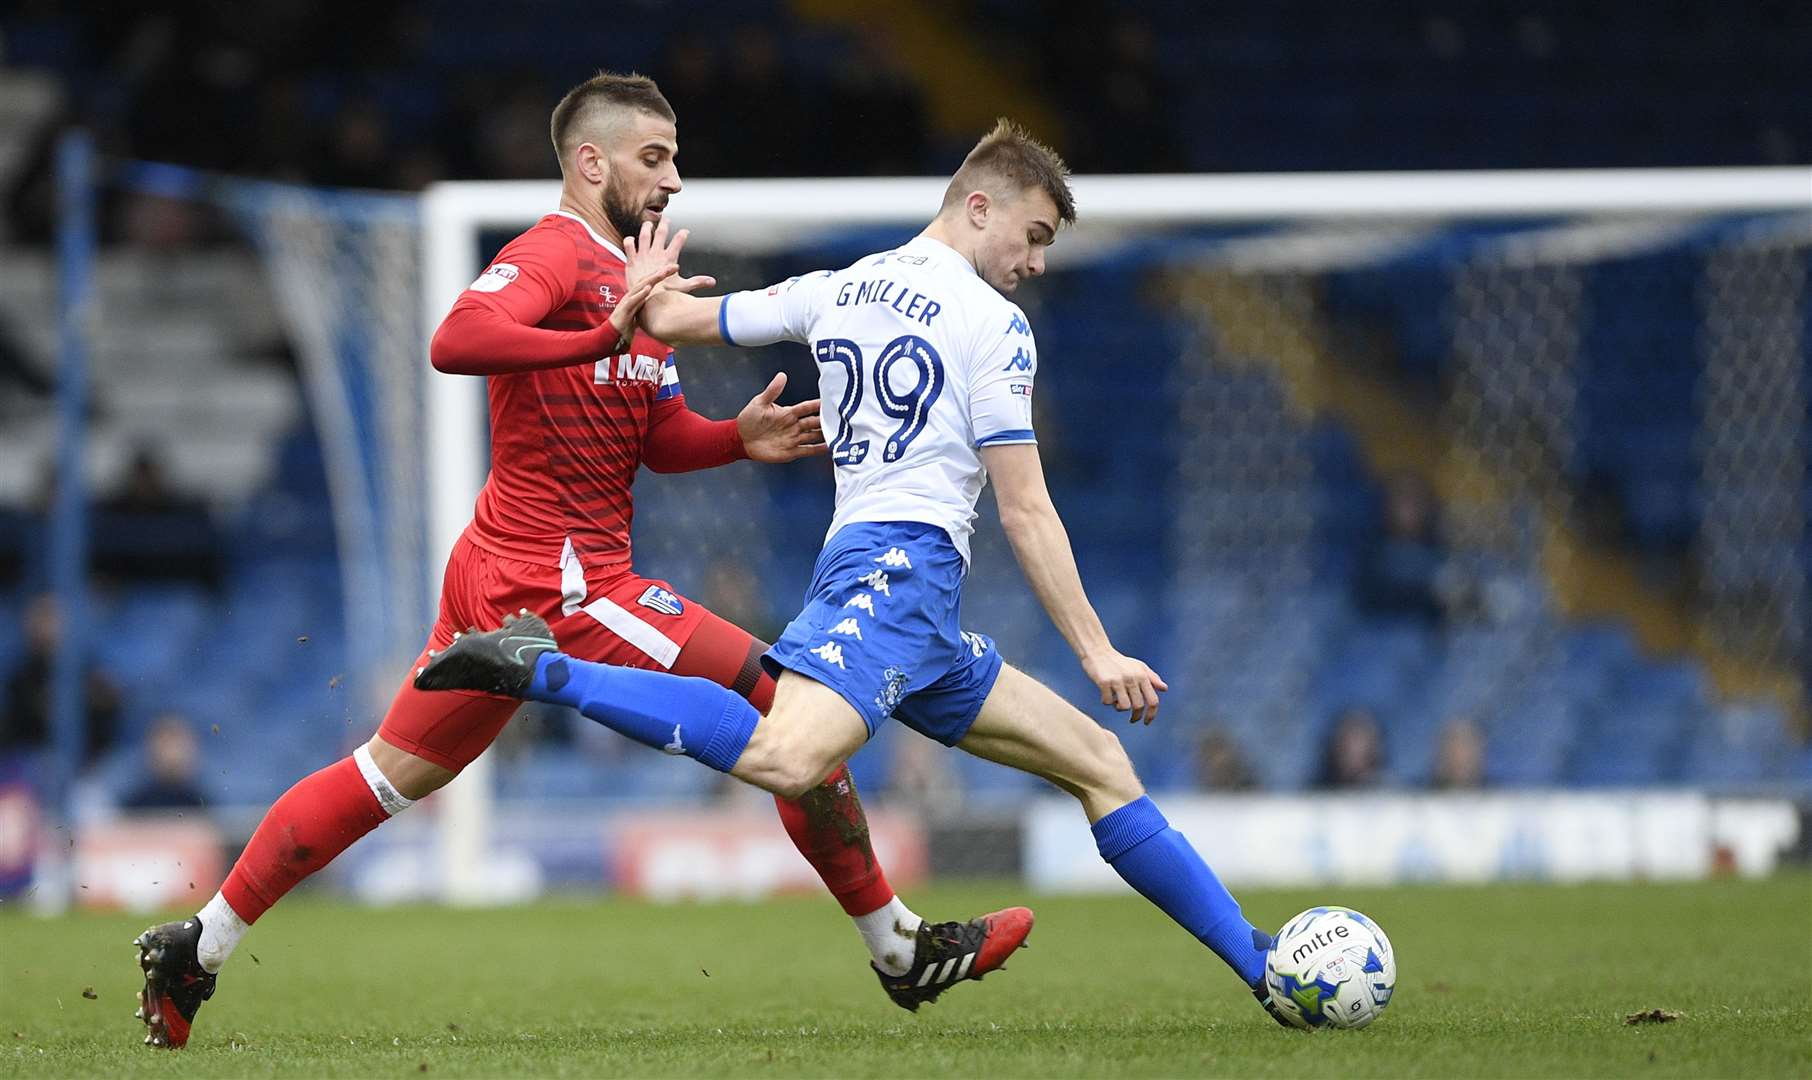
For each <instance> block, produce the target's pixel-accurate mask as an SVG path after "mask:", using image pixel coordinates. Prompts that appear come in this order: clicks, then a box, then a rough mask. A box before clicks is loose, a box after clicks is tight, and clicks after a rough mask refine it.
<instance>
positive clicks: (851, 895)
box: [774, 765, 893, 916]
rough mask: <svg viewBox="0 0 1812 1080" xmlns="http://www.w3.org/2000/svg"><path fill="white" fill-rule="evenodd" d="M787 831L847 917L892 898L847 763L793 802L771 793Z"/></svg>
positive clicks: (880, 904)
mask: <svg viewBox="0 0 1812 1080" xmlns="http://www.w3.org/2000/svg"><path fill="white" fill-rule="evenodd" d="M774 803H775V805H776V806H778V807H779V808H780V820H781V822H782V823H784V824H785V825H786V832H787V835H788V836H790V837H792V838H793V846H794V847H797V848H798V849H799V854H801V855H804V856H805V861H806V862H809V863H811V864H812V869H814V870H816V871H818V876H819V877H821V878H823V879H824V885H825V887H826V888H828V889H830V891H831V895H832V896H835V897H836V898H837V903H839V904H842V905H843V910H844V911H846V912H848V913H849V914H850V915H851V916H855V915H866V914H868V913H869V912H871V911H875V910H877V909H879V908H881V907H883V906H884V905H886V904H887V903H888V902H889V901H891V900H892V899H893V886H891V885H889V884H887V875H886V874H884V873H882V872H881V863H880V861H879V860H877V859H876V858H875V851H874V848H873V847H872V846H870V845H869V842H868V815H866V814H864V813H863V812H862V800H861V799H860V798H858V797H857V796H856V782H855V781H854V780H853V779H851V778H850V775H849V766H848V765H839V766H837V771H836V772H834V773H831V774H830V776H829V777H828V778H827V779H826V780H825V781H824V783H822V784H819V785H818V786H817V787H815V788H813V789H812V790H810V791H808V792H806V793H805V794H804V795H803V796H801V797H800V798H799V799H798V801H796V802H789V801H787V800H786V799H782V798H779V797H778V796H776V797H775V799H774Z"/></svg>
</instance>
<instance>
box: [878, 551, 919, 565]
mask: <svg viewBox="0 0 1812 1080" xmlns="http://www.w3.org/2000/svg"><path fill="white" fill-rule="evenodd" d="M875 562H878V563H880V564H881V565H882V566H891V567H893V568H894V569H895V570H898V569H900V568H901V567H905V568H906V569H908V570H910V569H912V560H911V559H909V558H907V557H906V553H905V552H904V551H901V550H900V549H899V548H897V547H896V548H888V549H887V550H886V551H885V552H883V553H882V554H880V555H876V556H875Z"/></svg>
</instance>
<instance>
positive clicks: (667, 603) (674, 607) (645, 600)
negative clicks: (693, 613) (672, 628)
mask: <svg viewBox="0 0 1812 1080" xmlns="http://www.w3.org/2000/svg"><path fill="white" fill-rule="evenodd" d="M636 603H638V604H640V605H642V606H643V607H645V608H650V609H652V610H654V611H658V612H660V613H661V614H662V615H678V614H679V613H680V612H682V611H685V610H686V605H685V602H684V601H682V600H681V599H680V598H679V597H677V596H675V595H673V594H672V593H671V592H668V591H667V590H666V589H663V588H661V587H660V586H659V585H650V586H648V587H647V588H646V589H644V590H642V596H641V599H639V600H637V601H636Z"/></svg>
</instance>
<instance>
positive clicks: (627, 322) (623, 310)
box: [610, 266, 679, 351]
mask: <svg viewBox="0 0 1812 1080" xmlns="http://www.w3.org/2000/svg"><path fill="white" fill-rule="evenodd" d="M677 273H679V267H678V266H667V267H664V268H662V269H661V270H660V271H659V272H655V271H648V270H646V268H645V272H644V273H643V274H642V276H641V281H640V282H639V283H638V284H635V285H626V286H625V291H624V293H623V299H621V300H618V301H617V306H616V310H615V311H612V312H611V313H610V325H611V328H612V329H614V330H615V331H616V332H617V342H618V344H619V346H620V349H619V351H623V350H626V349H628V347H629V339H630V337H631V335H633V334H634V333H635V324H636V319H637V318H638V317H639V316H640V315H641V313H642V305H643V304H646V303H647V302H648V298H649V297H650V296H653V295H654V294H655V291H656V290H657V289H658V288H659V287H660V284H661V282H663V281H666V280H667V279H668V278H670V277H672V276H673V275H674V274H677Z"/></svg>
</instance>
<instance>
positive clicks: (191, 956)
mask: <svg viewBox="0 0 1812 1080" xmlns="http://www.w3.org/2000/svg"><path fill="white" fill-rule="evenodd" d="M200 940H201V920H200V919H197V918H195V917H193V916H191V917H189V918H187V919H184V920H183V921H182V922H172V923H164V924H163V925H162V926H153V927H152V928H151V929H149V930H147V931H145V932H144V933H142V934H140V935H139V936H138V937H136V938H133V939H132V944H134V945H137V946H138V966H139V967H140V968H141V969H143V970H144V973H145V988H144V989H143V990H141V991H139V995H138V1013H137V1016H138V1018H139V1019H140V1020H143V1021H144V1022H145V1027H146V1028H147V1029H149V1032H148V1034H146V1036H145V1045H147V1046H163V1047H168V1048H169V1049H171V1050H180V1049H181V1048H182V1047H184V1046H186V1045H188V1042H189V1025H190V1024H193V1023H194V1022H195V1014H196V1013H197V1012H200V1011H201V1003H202V1002H204V1001H206V1000H208V999H209V998H211V997H213V996H214V979H215V976H213V975H211V974H209V973H208V972H207V971H205V970H204V969H203V968H202V966H201V961H200V960H198V959H196V956H195V946H196V944H197V943H198V942H199V941H200Z"/></svg>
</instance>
